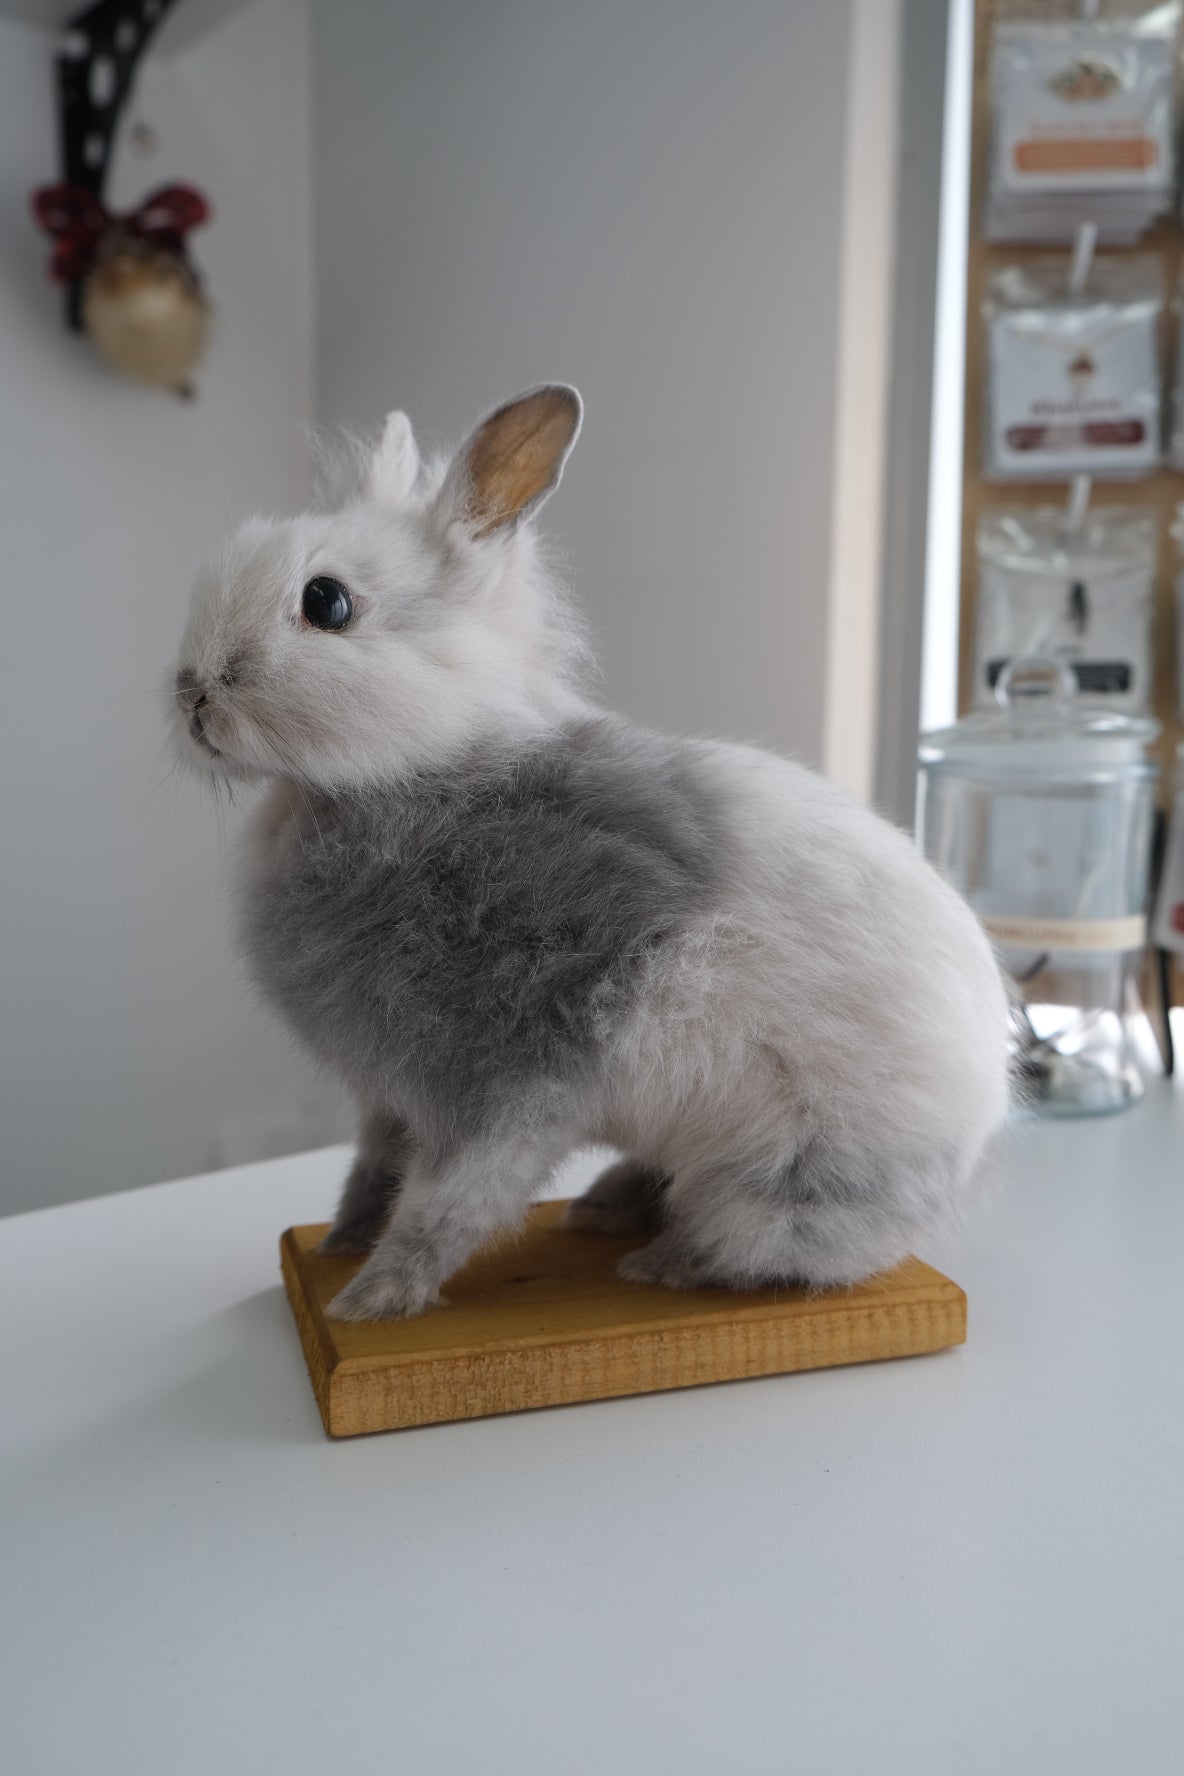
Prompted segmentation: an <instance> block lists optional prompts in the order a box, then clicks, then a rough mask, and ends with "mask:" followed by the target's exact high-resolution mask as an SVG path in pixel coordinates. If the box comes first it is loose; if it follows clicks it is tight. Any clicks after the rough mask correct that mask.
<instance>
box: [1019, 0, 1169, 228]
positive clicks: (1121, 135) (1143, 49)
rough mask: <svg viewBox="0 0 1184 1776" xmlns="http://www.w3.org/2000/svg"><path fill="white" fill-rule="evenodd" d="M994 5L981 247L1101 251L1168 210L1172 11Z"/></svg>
mask: <svg viewBox="0 0 1184 1776" xmlns="http://www.w3.org/2000/svg"><path fill="white" fill-rule="evenodd" d="M1087 11H1088V9H1087V8H1085V7H1083V6H1082V5H1080V4H1079V3H1075V0H1042V3H1041V4H1040V5H1039V6H1035V5H1032V4H1030V3H1025V0H998V5H997V8H996V23H995V28H994V36H993V41H992V54H991V77H990V103H991V154H990V170H989V179H988V189H987V208H986V217H985V228H986V234H987V238H988V239H989V240H1029V241H1048V242H1055V241H1064V240H1069V239H1071V238H1072V236H1073V234H1074V231H1075V229H1076V228H1077V226H1078V225H1079V224H1080V223H1081V222H1084V221H1091V222H1094V223H1096V224H1097V226H1098V230H1099V237H1100V239H1101V240H1102V241H1103V242H1104V243H1106V244H1109V245H1118V244H1127V243H1129V242H1131V241H1134V240H1136V239H1137V238H1138V237H1139V235H1140V234H1142V233H1143V232H1144V231H1145V229H1147V228H1148V227H1149V226H1150V225H1151V223H1152V222H1154V221H1155V219H1156V218H1157V217H1158V216H1160V215H1162V214H1164V213H1165V212H1166V211H1168V210H1169V209H1170V208H1171V206H1172V201H1173V194H1174V188H1175V135H1176V129H1175V110H1176V108H1175V66H1176V56H1177V52H1178V44H1179V34H1180V22H1181V7H1180V5H1179V0H1159V3H1156V0H1109V4H1108V5H1106V7H1105V8H1104V9H1102V8H1095V9H1094V11H1095V12H1096V13H1097V16H1096V17H1093V18H1090V17H1088V16H1085V15H1086V13H1087Z"/></svg>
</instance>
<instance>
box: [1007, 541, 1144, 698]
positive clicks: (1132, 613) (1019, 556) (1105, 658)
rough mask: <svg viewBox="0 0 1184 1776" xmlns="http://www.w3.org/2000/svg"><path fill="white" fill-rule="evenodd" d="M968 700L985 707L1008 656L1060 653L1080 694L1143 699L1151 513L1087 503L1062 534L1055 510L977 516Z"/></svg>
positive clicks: (1019, 656) (1059, 656)
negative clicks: (976, 573) (975, 614)
mask: <svg viewBox="0 0 1184 1776" xmlns="http://www.w3.org/2000/svg"><path fill="white" fill-rule="evenodd" d="M978 560H979V586H978V626H977V632H976V636H975V651H974V692H973V699H974V703H975V705H976V706H977V707H979V708H988V707H990V706H991V705H992V704H993V703H994V702H995V687H996V685H997V684H998V681H999V676H1000V674H1001V673H1002V671H1003V668H1004V667H1005V666H1006V665H1007V664H1008V662H1009V661H1011V660H1017V659H1021V658H1023V657H1026V656H1030V655H1037V656H1043V657H1051V658H1053V659H1056V660H1062V661H1064V663H1065V664H1066V665H1067V666H1068V667H1069V668H1070V670H1071V671H1072V673H1073V675H1074V677H1075V679H1076V681H1077V690H1078V694H1079V695H1080V696H1081V697H1082V699H1083V700H1085V701H1088V702H1090V703H1093V704H1098V705H1102V706H1105V707H1106V708H1111V709H1115V710H1122V711H1124V712H1125V713H1128V714H1131V713H1139V712H1141V711H1144V710H1147V709H1149V708H1150V706H1151V665H1152V651H1151V633H1152V611H1153V603H1154V591H1155V562H1156V519H1155V516H1154V514H1153V513H1150V512H1140V511H1134V510H1132V509H1130V508H1128V507H1122V506H1097V507H1093V508H1092V509H1091V510H1090V511H1089V512H1087V514H1086V515H1085V517H1084V518H1083V519H1082V521H1081V523H1080V524H1079V526H1078V527H1077V528H1076V529H1075V530H1073V531H1072V532H1071V533H1070V532H1067V531H1066V515H1065V512H1064V511H1063V510H1060V509H1057V508H1051V507H1039V508H1035V509H1032V510H1028V511H1020V510H1008V511H996V512H991V513H988V514H987V515H985V516H984V517H983V519H982V521H981V523H980V524H979V531H978Z"/></svg>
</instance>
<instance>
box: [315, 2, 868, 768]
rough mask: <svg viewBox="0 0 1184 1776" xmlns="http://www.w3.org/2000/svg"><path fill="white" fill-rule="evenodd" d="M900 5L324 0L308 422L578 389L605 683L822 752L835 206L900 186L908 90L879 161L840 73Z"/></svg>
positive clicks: (583, 511)
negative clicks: (896, 152) (899, 149)
mask: <svg viewBox="0 0 1184 1776" xmlns="http://www.w3.org/2000/svg"><path fill="white" fill-rule="evenodd" d="M886 8H887V9H888V10H890V11H891V12H892V14H893V16H894V17H895V13H896V8H895V6H889V0H830V3H829V4H827V5H825V6H822V5H820V4H818V3H817V0H733V3H732V4H729V5H722V4H720V3H719V0H645V3H644V4H637V3H636V0H500V3H499V4H497V5H487V4H480V3H478V0H434V3H432V4H413V3H410V0H404V3H401V4H390V3H389V0H314V7H313V20H314V64H315V68H316V103H315V108H314V126H313V140H314V178H315V191H316V202H315V215H316V242H317V251H316V267H317V291H318V294H317V309H318V329H317V342H318V344H317V364H318V381H319V400H318V407H319V411H320V414H321V416H322V417H323V418H324V419H325V420H327V421H332V422H347V423H351V424H360V423H372V422H376V421H377V420H378V418H379V416H380V415H381V413H382V411H383V409H384V408H385V407H388V406H394V405H400V406H404V407H406V408H407V409H408V410H409V412H410V413H411V415H412V417H413V419H414V420H415V421H416V422H417V424H418V425H419V426H420V427H421V428H422V429H424V430H426V431H427V433H428V434H429V436H432V437H435V438H436V439H437V440H439V439H448V438H455V437H456V436H458V435H459V434H460V433H461V432H462V431H463V430H464V429H465V428H466V426H467V425H468V424H469V423H470V422H471V421H472V420H473V419H474V418H475V417H476V415H477V414H478V413H479V412H480V411H481V410H482V409H483V408H484V407H486V406H488V405H489V404H490V403H492V402H494V401H495V400H497V399H499V398H501V397H504V396H506V395H508V394H510V393H512V392H513V391H515V390H516V389H518V388H521V387H524V386H526V385H527V384H530V383H532V382H537V381H539V380H540V379H542V378H545V377H559V378H564V379H568V380H571V381H573V382H576V383H578V384H579V386H580V387H581V389H582V390H583V392H584V395H585V398H586V401H587V420H586V427H585V432H584V435H583V438H582V440H581V443H580V445H579V449H578V452H577V455H576V458H575V459H574V460H573V463H572V465H571V467H570V469H569V471H568V474H567V476H566V478H565V480H564V485H563V488H562V490H561V492H560V494H559V496H558V497H557V498H556V500H555V501H554V503H553V505H552V506H551V507H550V508H549V509H548V513H547V516H546V526H547V528H548V529H549V530H550V531H551V532H552V534H554V535H556V536H557V537H558V538H559V539H561V541H562V542H563V544H564V545H565V546H566V547H567V548H568V550H569V551H570V555H571V559H572V564H573V569H574V577H575V583H576V586H577V588H578V590H579V592H580V595H581V598H582V601H583V603H584V605H585V608H586V609H587V610H588V611H589V612H590V614H591V616H592V618H593V621H594V624H595V627H596V629H597V631H598V633H599V636H600V639H601V641H602V643H603V654H604V659H605V664H606V668H607V682H606V694H607V696H608V697H609V699H610V700H612V701H614V702H616V703H618V704H620V705H621V706H623V707H625V708H627V709H628V710H630V711H631V712H633V713H634V714H636V715H638V716H640V717H643V718H646V719H650V720H652V721H654V722H655V723H658V724H661V725H664V726H668V727H671V728H673V729H681V730H691V729H694V730H703V731H715V732H721V733H729V734H734V735H737V736H742V737H753V738H758V739H764V740H766V741H769V742H772V743H774V744H776V745H779V746H781V747H783V748H786V749H789V750H793V751H796V752H798V753H799V754H801V755H804V756H805V757H807V758H810V759H820V758H822V756H823V753H824V750H825V746H826V740H827V706H826V705H827V697H828V696H830V697H831V699H832V709H833V707H834V699H835V698H841V697H842V696H843V695H844V694H845V686H844V683H843V678H842V673H841V672H836V671H835V660H834V658H833V655H831V656H828V634H829V625H830V622H831V599H830V584H829V580H830V574H831V570H832V566H833V565H834V562H835V557H834V538H833V529H834V526H833V524H832V517H833V515H834V512H835V501H834V494H835V470H836V462H835V444H836V430H835V427H836V401H837V398H838V391H839V387H840V380H841V378H840V370H841V368H842V365H841V357H842V352H841V347H842V343H843V342H842V340H841V337H840V313H841V310H842V309H843V306H844V305H843V303H842V300H841V298H842V293H843V292H842V287H841V258H842V248H843V232H842V215H841V209H842V205H843V200H844V195H846V196H847V198H848V200H849V201H850V198H851V191H852V186H851V181H850V179H849V178H848V176H847V175H848V171H849V169H850V167H851V166H852V154H853V153H855V156H856V163H857V172H858V174H859V176H862V177H864V178H872V179H873V180H875V179H876V178H882V180H883V182H884V191H885V194H887V193H888V192H890V190H891V179H892V173H893V169H892V167H891V166H890V165H888V164H886V163H887V162H888V161H890V159H891V140H890V138H891V116H890V111H891V106H890V105H888V106H884V105H882V104H880V105H878V109H877V115H876V117H875V119H873V122H874V124H875V127H876V128H877V129H880V130H883V129H884V128H885V127H886V128H887V129H888V150H887V152H886V153H881V154H880V156H879V161H878V163H877V161H876V157H875V155H874V154H870V155H869V153H868V144H867V141H866V140H865V139H864V140H861V139H860V138H859V131H860V130H861V128H862V127H863V120H862V115H861V113H860V112H859V110H858V109H856V106H857V104H858V98H859V92H858V90H857V86H858V83H857V82H856V80H855V78H854V75H855V72H856V70H857V69H858V68H860V67H861V68H862V69H863V74H864V76H866V74H867V68H868V60H867V56H866V53H865V54H864V55H863V58H862V61H861V60H860V58H859V57H857V56H856V54H855V48H856V46H857V44H858V43H859V35H858V34H859V31H860V30H861V29H863V28H865V27H866V28H870V29H871V30H872V32H873V35H875V34H876V33H877V32H878V40H879V41H881V42H882V43H883V42H884V41H885V33H884V31H883V26H882V18H881V15H882V14H883V13H884V11H885V9H886ZM888 38H889V41H888V42H887V51H886V52H885V65H884V67H883V69H882V78H883V81H884V82H885V84H886V86H891V84H892V82H893V80H894V70H893V67H892V57H891V54H890V53H889V52H890V51H891V48H892V42H891V33H889V34H888ZM864 48H865V50H866V42H865V44H864ZM866 84H867V82H866V79H865V80H864V87H865V89H866ZM853 94H854V100H853ZM865 96H866V90H865ZM853 142H854V147H853ZM848 258H849V259H850V253H849V254H848ZM873 269H874V268H873ZM873 282H874V280H873ZM883 283H884V289H883V291H882V293H881V296H880V297H878V296H877V294H876V292H875V289H874V288H873V289H872V290H870V291H869V292H868V293H867V297H866V301H865V303H864V305H863V307H862V308H861V307H860V305H859V304H858V303H848V304H847V305H846V309H847V318H848V320H849V321H850V324H851V325H853V326H854V327H855V328H856V329H857V330H859V329H860V328H862V329H863V330H864V331H866V330H867V329H869V328H870V329H872V330H873V331H875V330H876V329H877V328H880V329H881V330H883V329H884V327H885V326H886V316H885V314H884V313H883V312H879V311H877V307H876V303H877V301H878V300H881V299H882V301H884V302H886V300H887V284H886V280H883ZM850 343H851V342H850V341H848V344H850ZM881 355H882V354H881ZM867 356H868V354H867V353H866V351H865V352H864V353H863V356H862V357H861V359H860V360H859V364H860V370H859V374H860V375H861V376H863V378H864V388H865V392H866V393H867V395H868V398H869V400H870V402H871V405H870V407H869V408H868V415H869V417H868V425H869V427H871V426H873V425H874V424H875V415H876V399H877V391H876V390H875V389H874V388H870V387H869V386H868V384H867V377H868V368H867ZM852 386H853V385H852V383H851V381H850V379H848V381H847V384H846V387H847V388H848V390H850V388H851V387H852ZM856 386H858V385H856ZM848 406H850V402H848ZM856 418H858V414H856ZM875 521H876V520H875V514H872V516H871V518H870V519H869V520H868V522H870V523H872V524H874V523H875ZM863 554H864V556H866V555H867V551H864V552H863ZM871 554H872V559H871V564H870V571H871V573H872V574H873V576H874V574H875V571H876V562H875V560H874V554H875V551H874V550H873V551H872V552H871ZM865 566H866V562H865ZM858 613H859V606H858V600H856V601H855V602H854V603H853V602H852V600H851V599H850V598H848V599H847V601H846V606H845V615H844V620H845V622H847V623H848V625H852V624H856V625H857V623H858ZM864 664H865V665H866V661H865V662H864ZM864 681H865V692H866V694H868V695H870V694H872V693H871V688H870V680H869V679H868V675H867V674H866V673H865V674H864ZM854 694H857V695H860V694H865V693H863V692H859V691H858V690H857V691H856V692H855V693H854ZM835 727H836V724H835V723H834V721H833V719H832V723H831V730H832V734H833V733H834V731H835ZM864 727H865V730H866V733H867V735H868V737H869V743H870V736H871V732H872V728H871V723H870V721H867V722H865V723H864ZM838 729H839V731H840V733H841V729H842V723H841V722H840V723H839V724H838Z"/></svg>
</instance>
